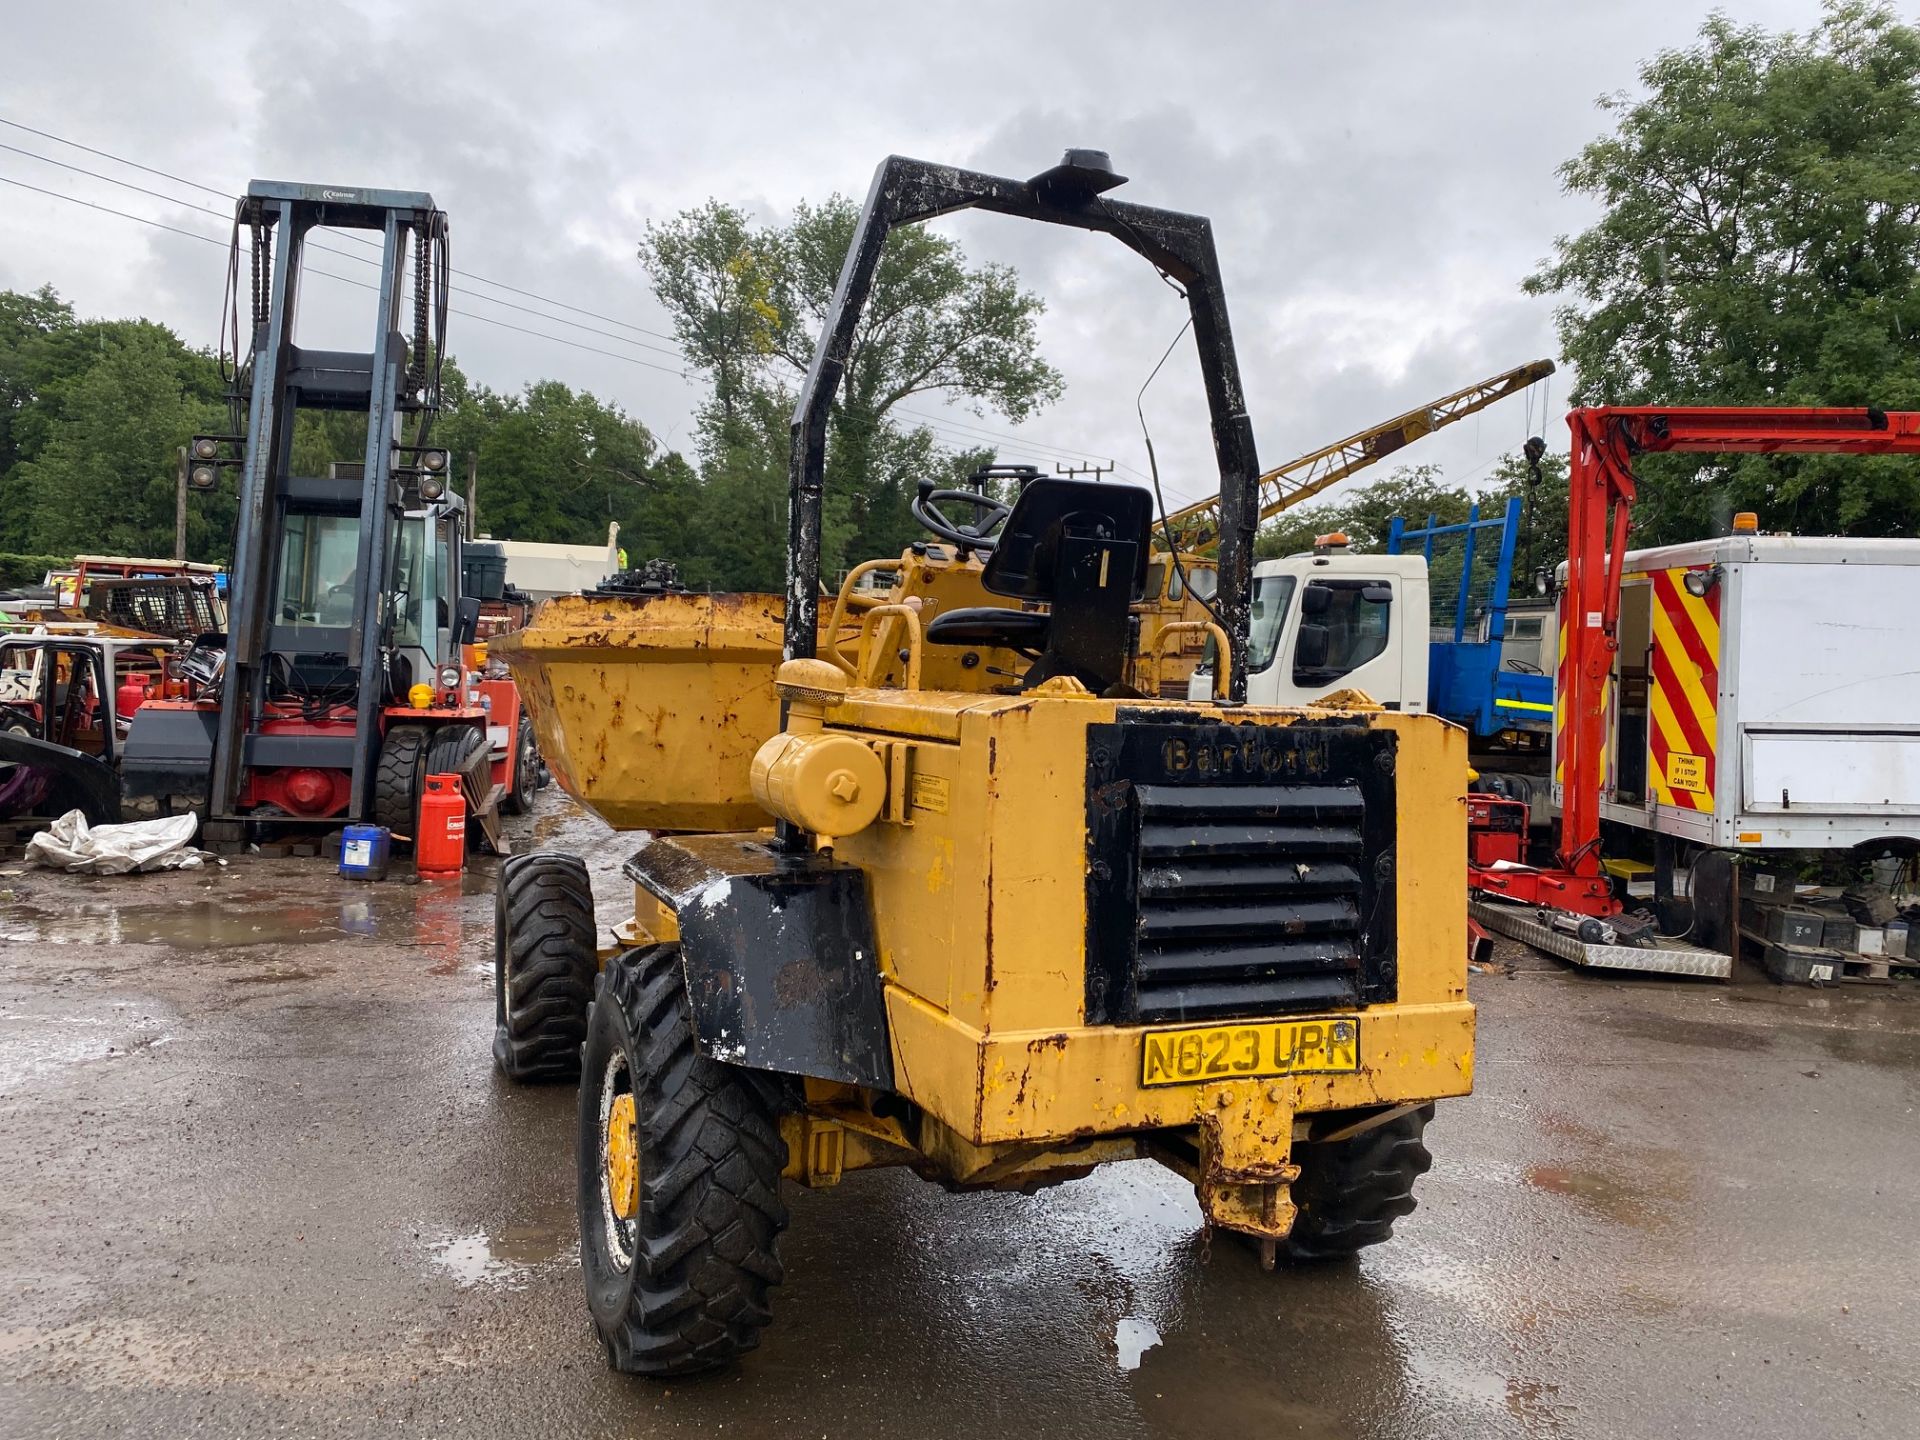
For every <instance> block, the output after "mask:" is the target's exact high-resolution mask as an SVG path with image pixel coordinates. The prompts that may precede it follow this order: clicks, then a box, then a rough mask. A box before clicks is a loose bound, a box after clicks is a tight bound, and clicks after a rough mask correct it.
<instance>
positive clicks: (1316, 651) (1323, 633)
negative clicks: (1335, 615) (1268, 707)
mask: <svg viewBox="0 0 1920 1440" xmlns="http://www.w3.org/2000/svg"><path fill="white" fill-rule="evenodd" d="M1307 593H1308V594H1312V593H1313V592H1312V591H1308V592H1307ZM1326 666H1327V627H1326V626H1324V625H1309V624H1306V623H1305V622H1304V621H1303V622H1302V623H1301V626H1300V633H1299V635H1298V636H1297V637H1296V638H1295V640H1294V642H1293V668H1294V670H1295V671H1296V672H1297V671H1301V670H1324V669H1326Z"/></svg>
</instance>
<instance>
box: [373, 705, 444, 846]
mask: <svg viewBox="0 0 1920 1440" xmlns="http://www.w3.org/2000/svg"><path fill="white" fill-rule="evenodd" d="M429 738H430V737H429V734H428V731H427V728H426V727H425V726H424V725H395V726H394V727H393V728H392V729H390V730H388V731H387V738H386V739H385V740H383V741H381V743H380V763H379V765H378V766H377V767H376V768H375V770H374V772H373V823H374V824H376V825H384V826H386V828H387V829H388V830H390V831H392V832H393V834H394V835H395V836H397V837H399V838H402V839H406V840H411V839H412V838H413V831H414V826H415V824H416V823H417V821H418V818H419V814H420V775H421V769H420V762H421V759H422V758H423V757H424V756H425V754H426V749H427V741H428V739H429Z"/></svg>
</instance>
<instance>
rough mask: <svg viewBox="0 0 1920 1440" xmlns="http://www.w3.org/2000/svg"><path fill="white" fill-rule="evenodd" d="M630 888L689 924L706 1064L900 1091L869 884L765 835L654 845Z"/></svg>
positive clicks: (848, 868)
mask: <svg viewBox="0 0 1920 1440" xmlns="http://www.w3.org/2000/svg"><path fill="white" fill-rule="evenodd" d="M625 868H626V873H627V876H628V877H629V878H630V879H632V880H634V881H635V882H636V883H638V884H640V885H643V886H645V887H646V888H647V890H648V891H650V892H651V893H652V894H654V895H655V896H657V897H659V899H660V900H662V901H663V902H664V903H666V904H667V905H670V906H671V907H672V908H673V910H674V913H675V915H676V916H677V917H678V919H679V923H680V959H681V964H682V966H683V967H684V969H685V971H686V977H687V997H688V1000H689V1001H690V1003H691V1006H692V1010H693V1028H694V1035H695V1038H696V1040H697V1041H698V1043H699V1046H700V1049H701V1052H702V1053H703V1054H706V1055H709V1056H711V1057H712V1058H714V1059H716V1060H723V1061H726V1062H727V1063H729V1064H733V1065H743V1066H746V1067H747V1068H749V1069H753V1070H770V1071H775V1072H777V1073H780V1074H784V1075H806V1076H811V1077H813V1078H815V1079H818V1080H837V1081H840V1082H842V1083H845V1084H849V1085H864V1086H868V1087H870V1088H873V1089H880V1090H891V1089H892V1088H893V1050H892V1045H891V1043H890V1041H889V1039H888V1033H887V1010H886V998H885V993H884V986H883V984H882V982H881V979H880V954H879V948H878V946H877V945H876V943H875V940H874V925H873V907H872V903H871V901H870V899H869V897H868V893H867V877H866V875H865V873H864V872H862V871H861V870H860V869H859V868H857V867H856V866H852V865H844V864H841V863H839V862H837V861H835V860H833V859H831V858H830V857H827V856H822V855H818V854H806V855H790V854H787V853H785V852H783V851H780V850H777V849H775V848H774V847H773V845H772V844H771V843H770V842H769V840H768V837H767V836H766V835H765V834H764V833H751V832H749V833H747V834H734V835H684V836H673V837H661V838H658V839H654V840H651V841H649V842H648V843H647V844H646V845H644V846H643V847H641V849H640V850H638V851H636V852H635V854H634V855H633V858H632V859H630V860H628V861H627V863H626V867H625Z"/></svg>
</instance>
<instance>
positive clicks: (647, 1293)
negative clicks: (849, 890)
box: [574, 945, 787, 1377]
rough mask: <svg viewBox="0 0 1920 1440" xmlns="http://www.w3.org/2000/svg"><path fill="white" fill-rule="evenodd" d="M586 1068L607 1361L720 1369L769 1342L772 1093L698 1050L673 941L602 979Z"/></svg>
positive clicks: (582, 1181)
mask: <svg viewBox="0 0 1920 1440" xmlns="http://www.w3.org/2000/svg"><path fill="white" fill-rule="evenodd" d="M581 1070H582V1080H581V1085H580V1109H579V1128H578V1132H577V1137H576V1143H575V1147H574V1148H575V1154H576V1156H577V1164H578V1167H579V1206H580V1268H581V1270H582V1272H583V1273H584V1275H585V1278H586V1282H587V1306H588V1308H589V1309H590V1310H591V1311H592V1312H593V1323H594V1328H595V1329H597V1330H598V1331H599V1332H600V1339H601V1342H602V1343H603V1344H604V1345H605V1346H606V1350H607V1361H608V1363H609V1364H611V1365H612V1366H613V1368H614V1369H616V1370H623V1371H625V1372H627V1373H628V1374H630V1375H654V1376H662V1377H667V1376H677V1375H695V1374H698V1373H700V1372H701V1371H703V1370H712V1369H716V1368H718V1367H719V1366H721V1365H724V1364H726V1363H727V1362H728V1361H730V1360H732V1359H733V1358H734V1357H735V1356H737V1355H740V1354H742V1353H744V1352H745V1351H748V1350H751V1349H752V1348H753V1347H754V1346H755V1345H757V1344H758V1343H759V1340H760V1332H761V1330H763V1329H765V1328H766V1326H767V1323H768V1322H769V1321H770V1320H771V1319H772V1318H773V1317H772V1314H771V1312H770V1310H769V1309H768V1297H769V1292H770V1291H771V1290H772V1289H773V1287H774V1286H775V1285H778V1284H779V1283H780V1280H781V1277H782V1271H781V1267H780V1258H779V1250H778V1242H779V1236H780V1232H781V1231H782V1230H784V1229H785V1228H786V1224H787V1211H786V1207H785V1206H784V1205H782V1204H781V1203H780V1172H781V1170H782V1169H783V1168H784V1167H785V1165H786V1156H787V1147H786V1144H785V1142H784V1141H782V1140H781V1138H780V1130H779V1126H778V1124H777V1122H776V1120H775V1118H774V1111H773V1106H772V1104H771V1103H770V1101H771V1098H772V1095H771V1087H770V1086H769V1085H768V1083H767V1082H766V1081H765V1079H764V1077H761V1076H758V1075H755V1074H754V1073H753V1072H750V1071H745V1070H740V1069H736V1068H735V1067H733V1066H731V1065H723V1064H721V1063H719V1062H718V1061H715V1060H711V1059H708V1058H707V1057H706V1056H704V1055H702V1054H700V1053H699V1051H698V1050H697V1049H696V1048H695V1045H694V1038H693V1022H692V1019H691V1017H690V1015H689V1013H688V1010H687V999H686V985H685V982H684V980H683V978H682V974H681V969H680V951H679V947H678V946H674V945H654V946H650V947H648V948H646V949H643V950H633V951H629V952H628V953H627V954H625V955H622V956H620V957H618V958H617V959H615V960H614V961H612V962H611V963H610V964H609V965H608V966H607V968H606V969H605V971H603V972H602V974H601V978H600V988H599V993H598V995H597V996H596V998H595V999H594V1002H593V1014H592V1018H591V1019H590V1020H589V1022H588V1024H587V1043H586V1046H585V1048H584V1050H583V1051H582V1060H581Z"/></svg>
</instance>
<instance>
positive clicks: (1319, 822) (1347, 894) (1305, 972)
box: [1087, 725, 1393, 1024]
mask: <svg viewBox="0 0 1920 1440" xmlns="http://www.w3.org/2000/svg"><path fill="white" fill-rule="evenodd" d="M1099 728H1101V729H1109V730H1111V731H1114V732H1120V735H1119V736H1118V737H1117V738H1119V739H1120V741H1121V743H1120V744H1119V745H1118V747H1117V748H1115V747H1114V746H1112V745H1108V744H1103V745H1099V746H1093V745H1091V742H1090V755H1089V770H1090V774H1089V781H1090V782H1091V788H1090V791H1089V803H1088V820H1089V834H1088V848H1089V876H1088V903H1089V927H1088V929H1089V937H1088V938H1089V953H1088V987H1087V995H1088V1015H1089V1019H1090V1020H1093V1021H1094V1022H1095V1023H1099V1022H1101V1021H1106V1022H1121V1023H1124V1022H1128V1021H1132V1022H1138V1023H1153V1024H1158V1023H1164V1022H1168V1021H1188V1020H1210V1019H1222V1018H1237V1017H1247V1016H1257V1015H1270V1014H1284V1013H1288V1012H1296V1011H1304V1010H1323V1009H1339V1008H1347V1007H1352V1006H1356V1005H1359V1004H1363V1003H1368V1002H1371V1001H1374V1000H1377V999H1381V998H1391V994H1392V989H1393V983H1392V982H1393V973H1392V947H1393V923H1392V889H1393V887H1392V882H1391V873H1392V858H1393V857H1392V846H1393V815H1392V753H1393V751H1392V743H1393V737H1392V736H1391V734H1378V735H1375V734H1372V733H1370V732H1368V731H1366V730H1364V729H1353V728H1336V727H1325V728H1321V727H1309V726H1304V725H1302V726H1294V727H1287V728H1285V729H1277V728H1276V729H1261V730H1255V731H1252V733H1253V734H1255V735H1256V736H1258V737H1260V745H1261V746H1262V747H1264V748H1261V749H1250V748H1249V747H1248V745H1247V744H1246V742H1244V741H1241V740H1236V741H1234V742H1230V743H1232V744H1235V745H1237V746H1238V748H1236V749H1234V750H1233V751H1232V752H1231V754H1232V756H1233V758H1234V760H1235V761H1236V762H1237V765H1238V768H1241V769H1242V770H1244V769H1245V768H1246V767H1247V765H1248V764H1249V762H1251V763H1252V764H1253V765H1255V766H1256V767H1263V768H1264V773H1262V768H1256V770H1255V773H1256V775H1258V777H1259V778H1258V781H1257V783H1256V782H1254V781H1250V780H1249V779H1248V778H1247V777H1246V776H1245V775H1244V774H1243V775H1240V776H1234V775H1233V774H1232V773H1231V772H1232V769H1233V768H1234V767H1233V766H1228V767H1219V768H1216V767H1211V766H1210V767H1209V769H1208V770H1207V771H1205V772H1201V773H1194V769H1193V766H1192V764H1191V756H1192V755H1193V754H1194V753H1196V751H1195V750H1194V749H1193V748H1191V747H1189V748H1184V749H1183V748H1181V747H1182V746H1183V745H1185V744H1186V741H1185V740H1184V738H1183V737H1180V736H1177V735H1176V736H1175V737H1174V745H1175V748H1173V749H1172V750H1168V748H1167V744H1166V740H1167V736H1166V735H1165V734H1164V733H1161V734H1159V735H1156V733H1155V732H1167V731H1170V730H1174V729H1175V727H1169V726H1139V727H1128V726H1124V725H1118V726H1113V727H1099ZM1189 728H1192V727H1184V726H1183V727H1178V729H1179V730H1182V731H1184V730H1187V729H1189ZM1250 728H1251V727H1235V729H1236V730H1237V731H1238V732H1239V734H1240V735H1242V736H1244V735H1245V734H1247V733H1248V731H1249V729H1250ZM1209 730H1210V733H1211V734H1212V735H1219V734H1222V733H1228V732H1227V731H1226V727H1221V726H1213V727H1209ZM1129 732H1132V733H1129ZM1142 734H1144V737H1145V738H1144V739H1142V738H1136V737H1138V736H1140V735H1142ZM1156 740H1157V742H1158V743H1157V744H1156V743H1155V741H1156ZM1206 743H1207V741H1206V739H1205V738H1203V739H1202V740H1201V741H1200V742H1199V744H1200V745H1201V746H1202V747H1203V748H1204V746H1205V745H1206ZM1216 748H1217V747H1216ZM1209 753H1211V752H1209ZM1383 754H1384V755H1385V756H1386V763H1385V764H1384V765H1383V764H1381V763H1380V761H1379V759H1378V757H1379V756H1381V755H1383ZM1169 755H1170V756H1172V757H1173V759H1174V760H1178V759H1180V758H1181V757H1183V756H1184V757H1186V758H1187V760H1188V764H1187V765H1186V766H1185V767H1184V769H1185V773H1168V772H1169V771H1173V770H1175V768H1176V767H1175V766H1174V765H1173V764H1172V763H1170V762H1169V760H1168V758H1167V757H1168V756H1169ZM1129 762H1131V763H1129ZM1128 769H1131V770H1133V771H1134V772H1135V773H1134V775H1133V776H1131V777H1130V776H1128V775H1126V774H1125V773H1123V772H1124V771H1126V770H1128ZM1222 769H1224V770H1225V771H1226V773H1222ZM1286 776H1297V777H1299V778H1297V779H1292V778H1282V777H1286ZM1269 777H1271V778H1269ZM1236 781H1237V782H1238V783H1236ZM1370 792H1371V793H1370ZM1383 877H1384V880H1385V883H1384V884H1382V880H1383Z"/></svg>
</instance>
